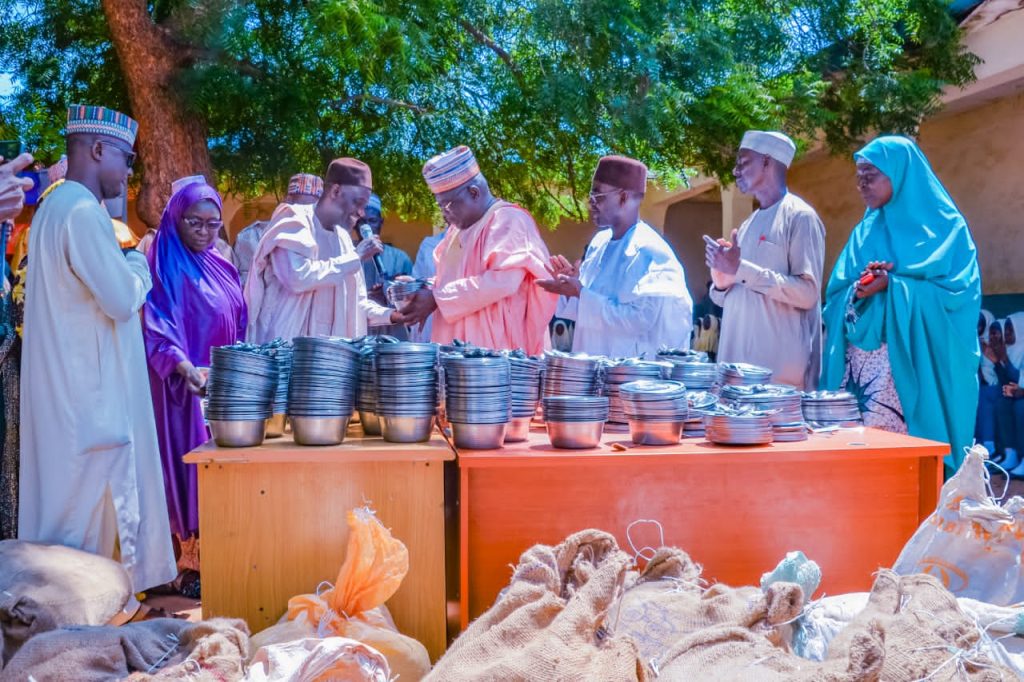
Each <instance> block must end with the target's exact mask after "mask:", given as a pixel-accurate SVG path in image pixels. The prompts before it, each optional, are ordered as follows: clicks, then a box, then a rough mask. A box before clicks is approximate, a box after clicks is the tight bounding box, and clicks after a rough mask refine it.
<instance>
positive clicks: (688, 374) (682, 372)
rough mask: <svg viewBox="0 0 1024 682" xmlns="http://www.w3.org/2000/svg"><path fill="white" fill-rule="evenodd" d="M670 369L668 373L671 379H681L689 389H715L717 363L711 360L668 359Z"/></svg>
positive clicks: (716, 386) (717, 377)
mask: <svg viewBox="0 0 1024 682" xmlns="http://www.w3.org/2000/svg"><path fill="white" fill-rule="evenodd" d="M670 362H671V363H672V371H671V372H670V373H669V377H668V378H670V379H672V381H681V382H683V383H684V384H686V388H688V389H689V390H691V391H717V390H718V386H719V384H718V379H719V370H718V365H716V364H715V363H713V362H702V361H697V360H687V361H685V362H680V361H678V360H670Z"/></svg>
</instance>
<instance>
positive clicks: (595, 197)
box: [590, 189, 622, 204]
mask: <svg viewBox="0 0 1024 682" xmlns="http://www.w3.org/2000/svg"><path fill="white" fill-rule="evenodd" d="M621 191H622V190H621V189H612V190H608V191H607V192H591V193H590V203H592V204H598V203H601V199H604V198H605V197H606V196H608V195H609V194H618V193H619V192H621Z"/></svg>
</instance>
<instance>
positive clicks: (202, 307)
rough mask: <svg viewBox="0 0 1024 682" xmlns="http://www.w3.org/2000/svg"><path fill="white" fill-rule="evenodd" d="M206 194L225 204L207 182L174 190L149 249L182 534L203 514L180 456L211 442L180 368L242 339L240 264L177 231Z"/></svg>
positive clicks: (148, 331) (152, 314) (175, 513)
mask: <svg viewBox="0 0 1024 682" xmlns="http://www.w3.org/2000/svg"><path fill="white" fill-rule="evenodd" d="M204 200H209V201H212V202H213V203H215V204H216V205H217V207H218V208H221V199H220V195H219V194H217V190H215V189H214V188H212V187H210V186H209V185H206V184H204V183H198V182H197V183H193V184H191V185H188V186H186V187H184V188H182V189H180V190H179V191H178V192H176V193H175V194H174V195H173V196H171V200H170V201H169V202H168V203H167V208H166V209H164V214H163V216H162V217H161V219H160V227H159V229H158V230H157V234H156V239H154V241H153V246H152V247H151V248H150V250H149V253H148V255H147V259H148V260H149V269H150V273H151V274H152V277H153V288H152V290H151V291H150V292H149V297H148V298H147V301H146V307H145V309H144V317H143V336H144V337H145V341H146V357H147V358H148V361H149V379H150V387H151V388H152V393H153V410H154V413H155V416H156V428H157V436H158V438H159V441H160V455H161V460H162V463H163V471H164V487H165V490H166V493H167V505H168V510H169V512H170V521H171V530H172V531H173V532H174V533H175V534H177V535H179V536H180V537H182V538H187V537H189V536H192V535H195V534H196V533H197V532H198V529H199V518H198V491H197V485H196V472H195V466H194V465H186V464H183V463H182V461H181V458H182V456H183V455H185V454H187V453H188V452H190V451H192V450H194V449H195V448H196V447H198V446H199V445H201V444H202V443H204V442H206V440H207V438H208V433H207V430H206V423H205V421H204V420H203V412H202V406H201V403H200V399H199V397H198V396H196V395H194V394H192V393H190V392H189V391H188V388H187V387H186V383H185V380H184V378H182V377H181V376H180V375H179V374H178V373H177V372H176V369H177V366H178V364H180V363H181V362H182V361H183V360H189V361H190V362H191V363H192V364H193V365H195V366H196V367H205V366H209V364H210V349H211V348H213V347H216V346H224V345H230V344H233V343H235V342H236V341H241V340H242V339H243V338H244V337H245V326H246V310H245V300H244V299H243V297H242V287H241V285H240V283H239V280H238V270H237V269H235V266H234V265H233V264H232V263H231V262H229V261H228V260H227V259H225V258H224V256H222V255H221V254H220V252H219V251H218V250H217V247H216V241H214V242H213V243H211V244H210V246H209V247H208V248H207V249H206V250H205V251H202V252H200V253H196V252H194V251H192V250H191V249H189V248H188V247H187V246H186V245H185V244H184V243H183V242H182V241H181V238H180V237H179V236H178V223H179V222H180V221H181V218H182V216H183V215H184V214H185V212H186V211H187V210H188V209H189V208H191V207H192V206H193V205H195V204H196V203H198V202H200V201H204Z"/></svg>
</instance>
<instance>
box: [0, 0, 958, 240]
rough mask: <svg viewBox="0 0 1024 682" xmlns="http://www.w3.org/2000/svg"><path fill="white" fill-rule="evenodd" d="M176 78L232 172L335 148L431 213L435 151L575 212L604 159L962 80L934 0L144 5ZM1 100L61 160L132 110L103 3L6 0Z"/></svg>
mask: <svg viewBox="0 0 1024 682" xmlns="http://www.w3.org/2000/svg"><path fill="white" fill-rule="evenodd" d="M149 8H150V14H151V17H152V19H153V21H154V22H155V23H157V24H158V25H159V26H161V27H162V28H163V29H164V30H165V31H166V32H167V34H168V35H169V36H170V37H171V38H172V39H173V41H174V44H175V45H176V46H178V48H179V50H180V55H179V56H180V69H181V70H180V73H179V75H178V78H176V79H175V83H174V85H173V87H174V88H175V91H176V92H178V93H179V96H180V97H181V98H182V100H183V101H184V102H185V103H186V105H187V110H188V111H189V114H190V115H192V116H196V117H198V118H200V119H201V120H202V121H203V122H204V123H205V125H206V127H207V129H208V131H209V136H210V148H211V154H212V158H213V161H214V165H215V167H216V168H217V171H218V174H219V179H220V182H221V184H222V186H223V187H224V188H225V189H228V190H230V191H233V192H237V193H240V194H247V195H256V194H261V193H263V192H265V191H268V190H269V191H277V192H281V190H282V189H283V187H284V184H285V182H286V180H287V178H288V176H290V175H291V174H292V173H294V172H298V171H306V172H322V171H323V168H324V167H325V166H326V163H327V162H328V161H329V160H330V159H331V158H333V157H335V156H340V155H353V156H359V157H360V158H363V159H364V160H365V161H367V162H368V163H370V164H371V166H372V167H373V170H374V177H375V178H376V179H377V184H378V186H379V188H380V190H381V193H382V196H383V198H384V203H385V207H386V208H387V209H388V210H389V211H395V212H397V213H399V214H401V215H403V216H406V217H420V218H422V217H429V216H435V217H436V206H435V204H434V202H433V200H432V198H431V196H430V194H429V192H428V191H427V189H426V186H425V185H424V183H423V181H422V178H421V176H420V168H421V166H422V164H423V162H424V161H425V160H426V159H427V158H429V157H430V156H432V155H433V154H436V153H438V152H440V151H443V150H445V149H447V148H449V147H451V146H454V145H456V144H468V145H469V146H471V147H472V148H473V149H474V150H475V152H476V154H477V156H478V158H479V160H480V163H481V166H482V168H483V169H484V171H485V173H486V174H487V176H488V179H489V180H490V181H491V184H492V186H493V187H494V188H495V190H496V191H497V193H499V194H500V195H502V196H503V197H504V198H507V199H510V200H514V201H518V202H520V203H522V204H524V205H525V206H526V207H528V208H529V209H530V210H532V211H533V212H534V213H535V215H536V217H537V218H538V220H539V221H540V222H542V223H543V224H546V225H549V226H553V225H555V224H557V221H558V220H559V218H561V217H563V216H571V217H574V218H577V219H582V218H584V217H585V208H586V207H585V203H584V201H585V197H586V192H587V190H588V189H589V182H590V175H591V173H592V169H593V167H594V165H595V164H596V162H597V159H598V158H599V157H600V156H601V155H603V154H605V153H609V152H616V153H624V154H629V155H633V156H636V157H638V158H641V159H642V160H644V161H645V162H646V163H648V165H649V166H650V167H651V169H652V171H653V172H654V173H655V174H656V176H657V177H658V179H659V182H662V183H664V184H666V185H672V184H676V185H678V184H680V183H682V182H685V178H686V176H687V175H688V174H692V173H694V172H695V171H696V170H700V171H702V172H705V173H713V174H716V175H718V176H720V177H721V178H723V179H724V180H726V181H728V180H729V179H730V178H729V172H730V169H731V167H732V163H733V154H734V151H735V147H736V144H737V143H738V141H739V139H740V136H741V135H742V133H743V132H744V131H745V130H746V129H748V128H751V127H766V128H780V129H784V130H786V131H787V132H789V133H790V134H792V135H793V136H794V137H797V138H800V139H802V140H810V139H813V138H816V137H818V135H819V133H820V131H823V132H824V134H825V138H826V140H827V141H828V144H829V145H830V146H831V147H832V149H833V150H834V151H837V152H844V151H846V150H847V149H849V147H850V146H851V145H852V144H854V143H855V142H856V141H858V140H859V138H861V137H862V136H863V135H865V134H867V133H869V132H875V131H887V132H889V131H892V132H912V131H914V130H915V129H916V126H917V125H918V123H919V122H920V119H921V118H922V117H923V116H925V115H927V114H929V113H931V112H933V111H935V110H936V108H937V106H938V95H939V93H940V91H941V88H942V87H943V86H944V85H945V84H947V83H954V84H964V83H966V82H968V81H969V80H970V79H971V78H972V70H973V66H974V63H975V60H974V58H973V57H972V56H970V55H967V54H965V53H964V52H963V50H962V48H961V47H960V45H959V33H958V30H957V28H956V25H955V22H954V21H953V20H952V19H951V18H950V17H949V15H948V14H947V12H946V5H945V3H944V1H943V0H802V1H797V0H648V1H641V0H627V1H626V2H623V1H622V0H577V1H571V0H255V1H254V2H241V0H151V2H150V4H149ZM0 70H3V71H9V72H13V73H14V74H15V78H16V80H17V82H18V84H19V85H20V88H19V89H18V90H17V91H16V93H15V94H14V95H13V96H12V97H10V98H7V99H4V100H0V117H2V118H3V120H5V121H6V122H7V123H8V124H9V125H10V126H13V127H15V128H17V129H18V131H19V132H20V134H21V135H22V136H23V138H24V139H25V141H26V142H27V143H28V144H29V145H30V146H31V147H32V148H34V149H37V150H38V151H39V152H40V153H41V156H43V158H54V157H56V156H57V155H59V148H60V146H61V144H60V138H59V130H60V129H61V128H62V126H63V115H64V114H63V108H64V106H65V105H66V104H67V103H69V102H71V101H74V100H89V101H99V102H104V103H107V104H109V105H111V106H116V107H120V108H124V109H127V108H128V105H127V97H126V93H125V92H124V89H123V88H124V86H123V80H122V79H121V76H120V71H119V65H118V63H117V58H116V55H115V54H114V52H113V50H112V49H111V46H110V42H109V36H108V35H107V28H106V24H105V21H104V17H103V13H102V10H101V9H100V6H99V2H98V0H0Z"/></svg>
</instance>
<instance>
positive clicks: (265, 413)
mask: <svg viewBox="0 0 1024 682" xmlns="http://www.w3.org/2000/svg"><path fill="white" fill-rule="evenodd" d="M278 372H279V369H278V364H277V360H275V359H274V358H272V357H270V355H268V354H266V353H263V352H260V351H259V350H258V349H254V348H252V347H239V346H236V347H231V346H225V347H223V348H214V349H213V350H212V351H211V352H210V375H209V379H208V381H207V384H206V396H207V401H208V402H207V407H206V418H207V419H208V420H209V423H210V430H211V431H212V432H213V439H214V441H216V443H217V445H220V446H222V447H229V448H242V447H251V446H254V445H259V444H260V443H262V442H263V438H264V435H265V434H266V428H267V419H269V418H270V417H271V416H272V415H273V414H274V391H275V390H276V389H277V377H278Z"/></svg>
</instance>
